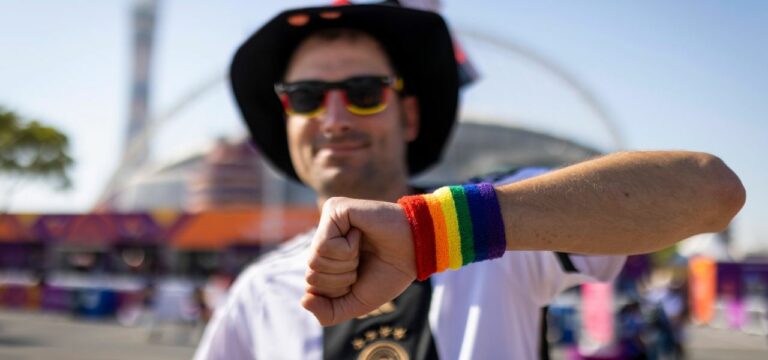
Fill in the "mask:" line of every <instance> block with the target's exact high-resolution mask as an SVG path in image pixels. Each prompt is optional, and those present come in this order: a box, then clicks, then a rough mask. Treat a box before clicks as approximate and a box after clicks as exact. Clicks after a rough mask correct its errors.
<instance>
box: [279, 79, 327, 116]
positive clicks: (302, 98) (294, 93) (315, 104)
mask: <svg viewBox="0 0 768 360" xmlns="http://www.w3.org/2000/svg"><path fill="white" fill-rule="evenodd" d="M323 97H324V90H323V89H322V88H321V87H317V86H310V85H307V86H296V87H295V88H294V89H291V90H289V91H288V101H289V102H290V104H291V109H292V110H293V111H294V112H297V113H310V112H313V111H315V110H317V108H319V107H320V106H322V104H323Z"/></svg>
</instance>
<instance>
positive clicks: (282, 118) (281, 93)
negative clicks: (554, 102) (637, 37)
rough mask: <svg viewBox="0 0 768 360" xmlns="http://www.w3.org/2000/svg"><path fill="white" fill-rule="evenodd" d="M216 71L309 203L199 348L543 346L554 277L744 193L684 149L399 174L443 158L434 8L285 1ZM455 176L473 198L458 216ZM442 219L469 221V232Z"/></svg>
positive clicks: (603, 271)
mask: <svg viewBox="0 0 768 360" xmlns="http://www.w3.org/2000/svg"><path fill="white" fill-rule="evenodd" d="M230 76H231V81H232V87H233V90H234V94H235V97H236V99H237V102H238V105H239V107H240V110H241V112H242V114H243V117H244V118H245V121H246V123H247V125H248V128H249V130H250V133H251V136H252V138H253V140H254V142H255V143H256V145H257V146H258V147H259V149H260V150H261V152H262V153H263V154H264V155H265V156H266V157H267V158H268V159H269V161H270V162H271V163H272V165H274V166H275V167H276V168H277V169H279V170H280V171H282V172H283V173H284V174H285V175H287V176H288V177H291V178H293V179H294V180H297V181H301V182H303V183H304V184H306V185H307V186H309V187H311V188H312V189H313V190H315V192H316V193H317V201H318V206H319V208H321V210H322V214H321V220H320V223H319V224H318V227H317V228H316V229H312V230H310V231H308V232H307V233H305V234H302V235H299V236H297V237H296V238H294V239H291V240H290V241H288V242H287V243H286V244H284V245H283V246H281V247H280V248H279V249H277V250H275V251H274V252H273V253H272V254H271V255H270V256H267V257H266V258H264V259H262V260H260V261H259V262H258V263H256V264H254V265H252V266H250V267H249V268H248V269H246V270H245V271H244V272H243V273H242V274H241V275H240V276H239V277H238V279H237V280H236V282H235V284H234V285H233V287H232V289H231V292H230V295H229V296H228V299H227V301H226V304H225V305H224V306H223V307H222V308H220V309H219V310H218V311H216V312H215V314H214V316H213V318H212V319H211V322H210V323H209V325H208V328H207V329H206V332H205V334H204V336H203V339H202V340H201V342H200V344H199V346H198V350H197V353H196V356H195V358H196V359H283V358H284V359H321V358H325V359H351V358H360V359H369V358H371V359H372V358H393V359H434V358H443V359H452V358H467V359H497V358H510V359H534V358H537V357H540V356H546V354H542V353H540V350H541V349H540V348H539V344H540V341H541V338H540V335H541V333H540V330H541V327H542V317H541V308H542V307H543V306H545V305H547V303H548V302H549V301H551V300H552V299H553V298H554V297H555V296H556V295H557V294H558V293H559V292H560V291H562V290H564V289H566V288H568V287H570V286H572V285H575V284H578V283H581V282H585V281H610V280H611V279H613V278H614V277H615V276H616V274H617V273H618V272H619V270H620V269H621V267H622V265H623V263H624V258H625V257H624V256H623V255H625V254H633V253H642V252H649V251H654V250H657V249H660V248H663V247H666V246H669V245H670V244H672V243H674V242H676V241H679V240H681V239H684V238H686V237H688V236H690V235H691V234H694V233H699V232H706V231H715V230H719V229H721V228H722V227H724V226H726V225H727V223H728V222H729V221H730V219H731V218H732V217H733V216H734V215H735V213H736V212H737V211H738V209H740V207H741V205H742V204H743V201H744V190H743V188H742V186H741V183H740V182H739V180H738V178H737V177H736V176H735V174H733V173H732V172H731V171H730V169H728V168H727V167H726V166H725V164H723V163H722V162H721V161H720V160H719V159H717V158H715V157H713V156H711V155H708V154H702V153H690V152H638V153H619V154H613V155H608V156H605V157H603V158H600V159H595V160H592V161H587V162H584V163H581V164H577V165H574V166H570V167H567V168H564V169H559V170H554V171H551V172H546V171H544V170H542V169H521V170H518V171H516V172H513V173H510V174H506V175H504V176H501V177H495V178H493V179H486V180H487V181H486V182H485V183H482V184H467V185H465V186H464V187H452V188H442V190H437V191H436V192H435V193H434V194H433V195H430V196H423V197H422V196H420V195H418V194H422V193H424V190H423V189H416V188H413V187H411V186H410V185H409V184H408V180H409V178H410V176H412V175H414V174H416V173H418V172H420V171H423V170H424V169H426V168H427V167H429V166H431V165H433V164H435V163H436V162H437V161H438V160H439V158H440V155H441V153H442V151H443V146H444V144H445V142H446V140H447V138H448V136H449V134H450V132H451V129H452V127H453V125H454V123H455V122H456V109H457V106H458V91H459V80H458V73H457V64H456V61H455V54H454V51H453V45H452V41H451V38H450V34H449V32H448V29H447V27H446V25H445V23H444V21H443V19H442V18H441V17H440V16H439V15H437V14H435V13H432V12H427V11H419V10H414V9H407V8H402V7H398V6H392V5H381V4H365V5H345V6H338V7H333V6H329V7H316V8H301V9H294V10H289V11H286V12H283V13H281V14H279V15H277V16H276V17H275V18H273V19H272V20H271V21H269V22H268V23H267V24H266V25H264V26H263V27H262V28H260V29H259V30H258V31H256V33H255V34H254V35H253V36H251V37H250V38H249V39H248V40H247V41H246V42H245V43H244V44H243V45H242V46H241V47H240V49H239V50H238V52H237V54H236V55H235V58H234V60H233V63H232V67H231V73H230ZM445 189H448V190H445ZM446 191H449V195H446ZM451 191H457V192H460V193H462V194H464V196H465V197H466V201H467V203H470V205H471V204H475V205H477V204H480V206H475V207H472V208H471V209H470V210H471V211H470V212H468V213H462V214H458V213H457V212H458V210H456V208H455V206H457V205H455V204H456V201H458V200H456V199H461V197H460V195H450V194H454V193H453V192H451ZM462 191H464V192H466V193H463V192H462ZM478 194H480V195H478ZM446 196H449V197H450V196H454V197H453V199H454V200H450V199H449V198H446ZM419 199H421V200H419ZM398 200H399V202H400V203H399V204H398V203H397V202H398ZM419 201H421V202H419ZM435 201H437V203H435ZM451 201H453V202H451ZM475 201H477V202H475ZM425 204H426V205H425ZM430 204H431V205H430ZM435 204H437V205H435ZM448 204H454V205H453V206H454V208H453V209H454V210H453V212H451V210H450V209H451V208H450V205H448ZM443 205H445V206H443ZM430 206H431V207H430ZM459 206H464V207H462V209H466V207H467V206H469V205H467V204H465V205H459ZM691 209H697V210H696V211H693V210H691ZM701 209H704V210H701ZM433 211H434V212H433ZM472 211H474V212H472ZM477 214H484V215H483V216H475V215H477ZM417 218H418V219H422V220H423V219H429V221H428V222H421V221H419V220H418V219H417ZM446 218H447V219H448V220H445V219H446ZM451 219H453V220H451ZM450 221H453V223H451V222H450ZM457 222H462V223H463V224H464V225H462V226H461V227H460V228H459V227H458V225H456V224H457ZM451 224H454V225H451ZM467 224H472V226H469V225H467ZM451 226H453V227H451ZM447 227H451V229H453V230H451V231H460V230H461V231H463V230H462V229H468V228H470V227H471V228H472V230H471V231H473V234H476V235H477V236H475V237H474V238H472V237H471V236H469V237H466V238H470V239H475V240H476V242H475V243H474V247H473V243H472V242H469V243H468V244H469V245H467V244H465V243H463V241H464V239H465V237H464V235H466V234H462V237H461V239H460V240H461V241H462V243H461V244H458V245H457V241H459V239H458V237H457V234H456V233H450V234H449V236H450V237H445V236H444V235H445V234H448V233H447V231H448V230H446V228H447ZM457 229H458V230H457ZM425 234H426V235H425ZM430 234H431V235H430ZM441 234H442V235H441ZM446 239H447V240H446ZM443 240H446V241H449V242H450V245H448V244H447V243H442V242H441V241H443ZM481 240H482V241H486V240H487V241H488V242H486V243H481ZM473 241H474V240H473ZM496 241H501V243H498V242H496ZM448 246H453V247H452V248H450V249H448ZM455 246H461V248H460V249H459V250H457V249H456V247H455ZM466 246H468V247H466ZM491 246H493V251H491V250H492V249H491ZM439 249H443V250H444V251H445V252H440V253H438V251H442V250H439ZM467 249H469V250H467ZM465 250H467V251H468V252H466V253H463V252H464V251H465ZM457 251H460V252H457ZM446 253H447V255H446ZM569 253H570V254H569ZM573 254H590V255H573ZM491 255H493V256H491ZM491 258H495V260H491ZM478 260H488V261H482V262H476V263H474V264H471V263H472V262H473V261H478ZM457 261H458V262H457ZM447 262H450V267H451V268H452V269H454V270H456V271H442V270H445V269H446V267H447V266H448V265H447ZM462 266H464V267H462ZM438 272H439V273H438ZM417 278H418V280H419V281H416V280H417ZM307 310H309V311H307Z"/></svg>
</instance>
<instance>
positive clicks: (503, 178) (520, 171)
mask: <svg viewBox="0 0 768 360" xmlns="http://www.w3.org/2000/svg"><path fill="white" fill-rule="evenodd" d="M551 170H552V169H551V168H548V167H534V166H530V167H520V168H517V169H512V170H506V171H497V172H494V173H490V174H487V175H484V176H478V177H473V178H471V179H469V180H468V181H466V183H467V184H477V183H481V182H489V183H493V184H494V185H504V184H509V183H513V182H516V181H521V180H525V179H530V178H532V177H536V176H539V175H542V174H545V173H547V172H550V171H551Z"/></svg>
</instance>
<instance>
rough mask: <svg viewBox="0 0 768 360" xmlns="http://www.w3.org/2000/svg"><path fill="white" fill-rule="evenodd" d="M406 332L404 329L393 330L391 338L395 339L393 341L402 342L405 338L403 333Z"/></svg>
mask: <svg viewBox="0 0 768 360" xmlns="http://www.w3.org/2000/svg"><path fill="white" fill-rule="evenodd" d="M407 331H408V330H407V329H406V328H401V327H397V328H395V331H394V336H393V337H394V338H395V340H402V339H403V338H405V333H406V332H407Z"/></svg>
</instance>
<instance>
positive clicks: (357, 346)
mask: <svg viewBox="0 0 768 360" xmlns="http://www.w3.org/2000/svg"><path fill="white" fill-rule="evenodd" d="M363 346H365V340H363V339H361V338H355V340H352V347H353V348H355V350H360V349H362V348H363Z"/></svg>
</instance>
